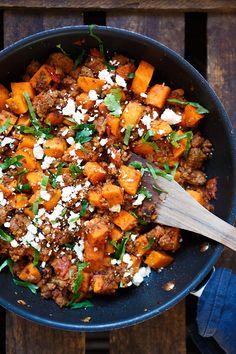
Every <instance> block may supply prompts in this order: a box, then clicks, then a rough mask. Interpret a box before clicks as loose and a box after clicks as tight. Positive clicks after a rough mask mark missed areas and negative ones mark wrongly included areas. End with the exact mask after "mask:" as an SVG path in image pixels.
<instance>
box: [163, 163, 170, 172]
mask: <svg viewBox="0 0 236 354" xmlns="http://www.w3.org/2000/svg"><path fill="white" fill-rule="evenodd" d="M163 167H164V169H165V171H166V173H170V167H169V165H168V162H167V161H165V162H164V164H163Z"/></svg>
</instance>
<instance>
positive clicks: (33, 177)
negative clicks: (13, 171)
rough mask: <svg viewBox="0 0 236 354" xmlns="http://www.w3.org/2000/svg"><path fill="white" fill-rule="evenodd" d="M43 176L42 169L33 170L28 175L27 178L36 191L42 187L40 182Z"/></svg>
mask: <svg viewBox="0 0 236 354" xmlns="http://www.w3.org/2000/svg"><path fill="white" fill-rule="evenodd" d="M42 178H43V172H42V171H33V172H29V173H27V175H26V179H27V181H28V182H29V185H30V187H31V188H32V189H33V191H34V192H36V191H37V190H39V189H40V183H41V181H42Z"/></svg>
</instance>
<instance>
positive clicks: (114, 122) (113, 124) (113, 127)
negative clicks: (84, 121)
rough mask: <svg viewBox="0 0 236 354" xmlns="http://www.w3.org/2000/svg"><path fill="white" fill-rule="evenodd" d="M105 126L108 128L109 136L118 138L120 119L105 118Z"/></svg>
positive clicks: (109, 116)
mask: <svg viewBox="0 0 236 354" xmlns="http://www.w3.org/2000/svg"><path fill="white" fill-rule="evenodd" d="M107 125H108V127H109V128H110V131H111V134H112V135H114V136H115V137H116V138H119V137H120V135H121V134H120V119H119V118H117V117H114V116H112V115H110V114H109V115H108V116H107Z"/></svg>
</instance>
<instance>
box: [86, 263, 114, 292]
mask: <svg viewBox="0 0 236 354" xmlns="http://www.w3.org/2000/svg"><path fill="white" fill-rule="evenodd" d="M120 280H121V275H120V274H119V275H118V274H117V275H116V276H115V277H114V271H113V269H109V270H106V274H95V275H94V276H92V278H91V287H92V289H93V291H94V292H95V293H97V294H113V293H114V292H115V291H116V289H117V288H118V284H119V282H120Z"/></svg>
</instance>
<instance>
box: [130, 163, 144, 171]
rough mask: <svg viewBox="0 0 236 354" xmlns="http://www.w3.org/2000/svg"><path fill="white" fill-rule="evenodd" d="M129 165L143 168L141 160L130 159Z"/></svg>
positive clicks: (138, 168)
mask: <svg viewBox="0 0 236 354" xmlns="http://www.w3.org/2000/svg"><path fill="white" fill-rule="evenodd" d="M129 166H132V167H134V168H136V169H137V170H141V169H142V168H143V165H142V162H139V161H132V162H130V164H129Z"/></svg>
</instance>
